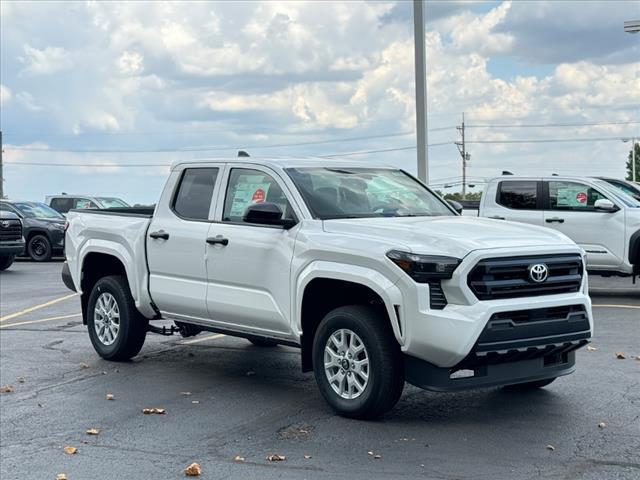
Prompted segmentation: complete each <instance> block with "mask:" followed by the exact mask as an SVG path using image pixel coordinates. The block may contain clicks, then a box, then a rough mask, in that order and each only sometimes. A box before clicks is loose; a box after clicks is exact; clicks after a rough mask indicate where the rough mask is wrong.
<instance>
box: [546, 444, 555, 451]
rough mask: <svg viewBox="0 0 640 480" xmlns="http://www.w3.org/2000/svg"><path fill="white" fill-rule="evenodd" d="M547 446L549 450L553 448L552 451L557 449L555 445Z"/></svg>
mask: <svg viewBox="0 0 640 480" xmlns="http://www.w3.org/2000/svg"><path fill="white" fill-rule="evenodd" d="M545 448H546V449H547V450H551V451H552V452H553V451H554V450H555V449H556V447H554V446H553V445H547V446H546V447H545Z"/></svg>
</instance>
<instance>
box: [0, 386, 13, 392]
mask: <svg viewBox="0 0 640 480" xmlns="http://www.w3.org/2000/svg"><path fill="white" fill-rule="evenodd" d="M14 390H15V388H13V385H3V386H2V387H0V393H13V391H14Z"/></svg>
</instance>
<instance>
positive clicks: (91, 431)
mask: <svg viewBox="0 0 640 480" xmlns="http://www.w3.org/2000/svg"><path fill="white" fill-rule="evenodd" d="M99 433H100V429H99V428H90V429H88V430H87V435H98V434H99Z"/></svg>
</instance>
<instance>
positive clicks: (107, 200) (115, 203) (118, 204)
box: [97, 197, 129, 208]
mask: <svg viewBox="0 0 640 480" xmlns="http://www.w3.org/2000/svg"><path fill="white" fill-rule="evenodd" d="M97 200H98V201H99V202H100V203H101V204H102V208H122V207H128V206H129V205H127V204H126V203H125V202H123V201H122V200H120V199H119V198H115V197H97Z"/></svg>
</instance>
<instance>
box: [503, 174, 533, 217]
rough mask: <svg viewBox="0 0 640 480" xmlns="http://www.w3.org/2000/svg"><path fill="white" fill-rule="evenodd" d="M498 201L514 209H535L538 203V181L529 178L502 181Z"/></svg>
mask: <svg viewBox="0 0 640 480" xmlns="http://www.w3.org/2000/svg"><path fill="white" fill-rule="evenodd" d="M498 203H499V204H500V205H502V206H504V207H507V208H512V209H514V210H535V209H536V207H537V205H538V182H536V181H528V180H520V181H509V182H500V184H499V185H498Z"/></svg>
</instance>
